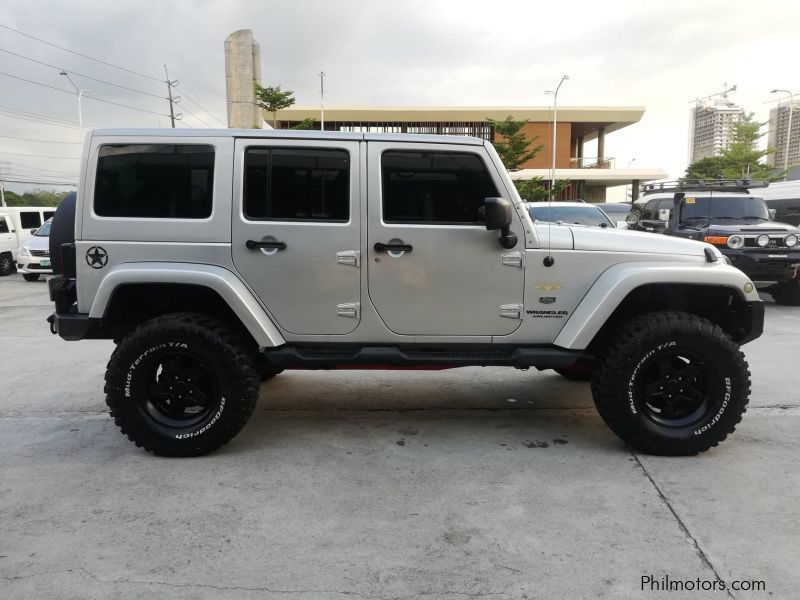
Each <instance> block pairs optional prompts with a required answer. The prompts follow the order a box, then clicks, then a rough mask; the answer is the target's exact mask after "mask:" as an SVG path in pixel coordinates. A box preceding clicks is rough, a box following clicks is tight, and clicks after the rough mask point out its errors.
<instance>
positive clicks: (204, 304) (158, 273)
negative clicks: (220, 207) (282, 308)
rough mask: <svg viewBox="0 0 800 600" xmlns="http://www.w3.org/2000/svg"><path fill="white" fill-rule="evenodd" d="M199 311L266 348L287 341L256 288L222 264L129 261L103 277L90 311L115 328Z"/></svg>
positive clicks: (96, 317)
mask: <svg viewBox="0 0 800 600" xmlns="http://www.w3.org/2000/svg"><path fill="white" fill-rule="evenodd" d="M177 311H181V312H185V311H193V312H200V313H204V314H208V315H211V316H214V317H216V318H218V319H220V320H223V321H226V322H228V323H230V324H232V325H234V326H236V327H238V328H240V329H241V330H242V331H243V332H246V333H247V334H248V335H249V337H251V338H252V340H253V341H254V342H255V343H256V344H257V345H258V347H260V348H270V347H275V346H280V345H282V344H284V343H285V340H284V338H283V336H282V335H281V333H280V331H279V330H278V328H277V327H276V326H275V324H274V323H273V322H272V321H271V319H270V318H269V315H268V314H267V313H266V311H265V310H264V309H263V308H262V307H261V305H260V303H259V302H258V300H257V299H256V298H255V296H254V295H253V293H252V292H251V291H250V289H249V288H248V287H247V286H245V284H244V283H243V282H242V281H241V280H240V279H239V278H238V277H237V276H236V275H234V274H233V273H232V272H231V271H228V270H227V269H224V268H222V267H215V266H209V265H195V264H188V263H133V264H131V263H129V264H123V265H120V266H119V267H117V268H115V269H114V270H113V271H111V272H110V273H108V274H107V275H106V276H105V277H104V278H103V280H102V282H101V283H100V285H99V287H98V289H97V293H96V294H95V296H94V299H93V301H92V304H91V309H90V310H89V317H90V318H92V319H100V320H102V321H103V324H104V325H105V326H108V327H109V328H110V329H111V330H112V331H120V330H123V331H124V330H125V328H126V327H128V326H130V325H131V324H135V323H138V322H141V321H142V320H143V319H145V318H152V317H154V316H157V315H160V314H165V313H168V312H177Z"/></svg>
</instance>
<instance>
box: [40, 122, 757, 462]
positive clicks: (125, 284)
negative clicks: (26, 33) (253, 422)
mask: <svg viewBox="0 0 800 600" xmlns="http://www.w3.org/2000/svg"><path fill="white" fill-rule="evenodd" d="M50 243H51V257H52V262H53V268H54V272H55V273H56V276H55V277H53V278H51V280H50V294H51V299H52V300H53V301H54V302H55V307H56V310H55V313H54V314H53V315H52V316H51V317H50V318H49V321H50V324H51V329H52V330H53V332H54V333H58V334H59V335H60V336H61V337H62V338H64V339H66V340H80V339H86V338H108V339H113V340H114V341H115V342H116V344H117V347H116V349H115V350H114V353H113V355H112V356H111V360H110V361H109V363H108V370H107V373H106V382H105V391H106V394H107V402H108V406H109V407H110V411H111V415H112V416H113V418H114V420H115V421H116V423H117V425H118V426H119V427H120V429H121V430H122V431H123V433H125V434H126V435H127V436H128V437H129V438H130V439H131V441H133V442H134V443H135V444H136V445H138V446H141V447H143V448H144V449H146V450H148V451H150V452H153V453H156V454H160V455H167V456H196V455H201V454H205V453H207V452H210V451H212V450H215V449H216V448H218V447H219V446H221V445H222V444H225V443H226V442H228V441H229V440H230V439H231V438H233V437H234V436H235V435H236V434H237V433H238V432H239V431H240V430H241V429H242V427H244V425H245V423H246V422H247V420H248V418H249V417H250V415H251V413H252V412H253V408H254V406H255V403H256V398H257V395H258V389H259V382H260V381H263V380H265V379H267V378H270V377H273V376H275V375H277V374H279V373H280V372H281V371H282V370H283V369H289V368H303V369H342V368H345V369H359V368H372V369H374V368H381V367H386V368H408V369H415V368H417V369H418V368H425V369H430V368H450V367H461V366H475V365H485V366H489V365H503V366H510V367H516V368H519V369H528V368H529V367H536V368H538V369H555V370H556V371H558V372H559V373H561V374H562V375H564V376H566V377H569V378H573V379H583V380H589V379H591V382H592V383H591V385H592V393H593V396H594V399H595V402H596V405H597V408H598V410H599V412H600V415H601V416H602V418H603V419H604V420H605V421H606V423H607V424H608V425H609V426H610V427H611V429H613V430H614V431H615V432H616V433H617V434H618V435H619V437H621V438H622V439H623V440H624V441H625V442H627V443H628V444H630V445H631V446H633V447H634V448H636V449H638V450H641V451H643V452H649V453H656V454H669V455H686V454H695V453H697V452H701V451H704V450H707V449H708V448H710V447H712V446H715V445H716V444H717V443H718V442H720V441H722V440H723V439H725V437H726V436H727V435H728V434H729V433H731V432H732V431H733V430H734V428H735V426H736V424H737V423H738V422H739V421H740V420H741V417H742V414H743V413H744V411H745V409H746V406H747V402H748V398H749V394H750V374H749V372H748V367H747V363H746V362H745V359H744V355H743V354H742V353H741V351H740V350H739V346H740V345H741V344H744V343H746V342H748V341H750V340H752V339H755V338H756V337H758V336H759V335H760V334H761V332H762V328H763V320H764V308H763V304H762V302H761V301H760V300H759V297H758V294H757V293H756V291H755V290H754V288H753V284H752V283H751V282H750V281H749V279H748V278H747V276H745V275H744V274H743V273H742V272H741V271H739V270H738V269H735V268H733V267H731V266H730V265H729V264H727V261H726V260H725V259H724V257H723V256H722V255H721V254H720V252H719V251H718V250H717V249H715V248H714V247H713V246H711V245H708V244H704V243H700V242H695V241H688V240H683V239H676V238H669V237H655V236H652V235H649V234H646V233H638V232H628V231H616V230H613V229H610V228H609V229H598V228H588V227H580V226H569V225H562V224H557V223H551V224H547V223H542V224H536V225H534V223H533V222H532V221H531V219H530V216H529V215H528V211H527V210H526V209H525V206H524V203H523V202H522V200H521V199H520V198H519V196H518V194H517V192H516V190H515V188H514V186H513V185H512V183H511V181H510V180H509V178H508V175H507V173H506V170H505V169H504V168H503V165H502V163H501V162H500V160H499V159H498V156H497V154H496V153H495V151H494V149H493V148H492V146H491V145H490V144H489V143H487V142H484V141H482V140H479V139H473V138H466V137H451V136H414V135H384V134H368V133H367V134H365V133H327V132H326V133H319V132H302V131H252V130H206V131H200V130H191V131H184V130H94V131H93V132H92V133H91V135H90V137H89V138H87V143H86V146H85V152H84V156H83V162H82V165H81V175H80V184H79V192H78V194H77V197H76V199H75V200H74V201H71V202H64V203H62V205H61V206H60V207H59V209H58V212H57V213H56V215H55V218H54V222H53V226H52V231H51V235H50Z"/></svg>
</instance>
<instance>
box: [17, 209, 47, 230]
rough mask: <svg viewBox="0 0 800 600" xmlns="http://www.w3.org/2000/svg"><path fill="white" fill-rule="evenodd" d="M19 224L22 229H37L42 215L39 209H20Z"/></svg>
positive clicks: (40, 224) (40, 223)
mask: <svg viewBox="0 0 800 600" xmlns="http://www.w3.org/2000/svg"><path fill="white" fill-rule="evenodd" d="M19 224H20V227H22V228H23V229H37V228H38V227H41V226H42V216H41V215H40V214H39V211H38V210H37V211H25V212H22V211H20V213H19Z"/></svg>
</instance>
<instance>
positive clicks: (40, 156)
mask: <svg viewBox="0 0 800 600" xmlns="http://www.w3.org/2000/svg"><path fill="white" fill-rule="evenodd" d="M0 154H9V155H11V156H31V157H33V158H58V159H63V160H80V159H81V158H80V156H44V155H41V154H25V153H23V152H5V151H3V150H0Z"/></svg>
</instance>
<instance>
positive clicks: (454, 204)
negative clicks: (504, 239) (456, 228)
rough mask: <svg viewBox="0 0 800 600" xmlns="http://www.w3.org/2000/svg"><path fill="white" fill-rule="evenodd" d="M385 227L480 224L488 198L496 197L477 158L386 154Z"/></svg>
mask: <svg viewBox="0 0 800 600" xmlns="http://www.w3.org/2000/svg"><path fill="white" fill-rule="evenodd" d="M381 169H382V170H381V173H382V177H383V220H384V222H386V223H428V224H441V225H478V224H481V225H482V224H483V223H484V222H485V220H484V216H483V204H484V199H485V198H487V197H494V196H498V193H497V188H496V187H495V185H494V182H493V181H492V178H491V177H490V176H489V173H488V171H487V170H486V166H485V165H484V163H483V161H482V160H481V159H480V157H479V156H477V155H475V154H464V153H456V152H405V151H391V152H384V153H383V157H382V159H381Z"/></svg>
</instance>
